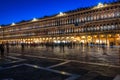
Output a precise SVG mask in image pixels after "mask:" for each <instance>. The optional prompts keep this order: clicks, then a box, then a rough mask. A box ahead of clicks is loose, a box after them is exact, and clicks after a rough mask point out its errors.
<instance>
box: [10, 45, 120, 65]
mask: <svg viewBox="0 0 120 80" xmlns="http://www.w3.org/2000/svg"><path fill="white" fill-rule="evenodd" d="M104 52H105V53H104ZM10 53H20V54H27V55H36V56H43V57H52V58H60V59H68V60H78V61H83V62H92V63H100V64H105V65H116V66H120V48H119V46H114V47H113V48H111V47H106V48H105V51H103V49H102V47H100V46H92V47H86V46H76V47H74V48H68V47H64V49H63V48H60V47H54V48H52V47H47V48H46V47H45V46H37V47H30V46H28V47H25V49H24V52H21V47H20V46H12V47H10Z"/></svg>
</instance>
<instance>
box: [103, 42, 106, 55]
mask: <svg viewBox="0 0 120 80" xmlns="http://www.w3.org/2000/svg"><path fill="white" fill-rule="evenodd" d="M102 50H103V55H107V53H106V50H105V44H104V43H103V44H102Z"/></svg>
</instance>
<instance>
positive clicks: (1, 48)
mask: <svg viewBox="0 0 120 80" xmlns="http://www.w3.org/2000/svg"><path fill="white" fill-rule="evenodd" d="M0 53H1V58H2V59H3V58H4V57H5V55H4V44H3V43H2V44H0Z"/></svg>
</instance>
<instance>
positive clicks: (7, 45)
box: [6, 43, 9, 56]
mask: <svg viewBox="0 0 120 80" xmlns="http://www.w3.org/2000/svg"><path fill="white" fill-rule="evenodd" d="M6 50H7V56H8V55H9V43H6Z"/></svg>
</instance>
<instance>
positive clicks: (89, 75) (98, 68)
mask: <svg viewBox="0 0 120 80" xmlns="http://www.w3.org/2000/svg"><path fill="white" fill-rule="evenodd" d="M11 55H12V56H8V57H6V59H7V60H8V59H9V58H10V59H17V60H16V61H20V62H15V63H16V64H14V63H12V62H13V61H12V60H11V61H9V60H8V63H6V62H2V64H0V67H1V69H0V80H114V79H115V78H116V76H117V75H119V74H120V67H115V66H104V65H97V64H89V63H81V62H79V61H73V60H66V59H59V58H48V57H47V58H46V57H41V56H33V55H25V56H21V54H11ZM0 63H1V62H0ZM4 64H7V66H5V67H3V65H4ZM11 64H13V65H11Z"/></svg>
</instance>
